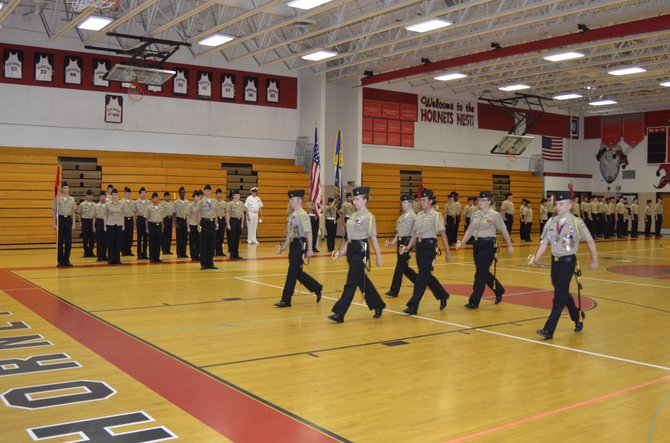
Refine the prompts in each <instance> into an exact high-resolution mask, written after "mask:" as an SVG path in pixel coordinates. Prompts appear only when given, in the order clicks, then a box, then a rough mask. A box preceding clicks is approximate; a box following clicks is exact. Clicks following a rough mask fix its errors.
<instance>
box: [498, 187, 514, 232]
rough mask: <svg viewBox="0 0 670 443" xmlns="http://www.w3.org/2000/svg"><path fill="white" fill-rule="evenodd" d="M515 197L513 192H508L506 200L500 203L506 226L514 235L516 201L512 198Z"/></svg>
mask: <svg viewBox="0 0 670 443" xmlns="http://www.w3.org/2000/svg"><path fill="white" fill-rule="evenodd" d="M513 198H514V197H513V196H512V194H507V196H506V197H505V200H503V201H502V203H500V215H502V218H503V221H504V222H505V226H507V232H508V233H509V234H510V235H512V225H513V224H514V203H512V199H513Z"/></svg>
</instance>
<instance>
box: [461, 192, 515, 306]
mask: <svg viewBox="0 0 670 443" xmlns="http://www.w3.org/2000/svg"><path fill="white" fill-rule="evenodd" d="M478 206H479V210H478V211H477V212H475V214H474V215H473V216H472V223H470V226H469V227H468V229H467V231H465V234H463V239H462V240H461V242H460V243H458V244H457V246H456V249H458V248H460V247H461V246H463V245H464V244H466V243H467V242H468V240H470V238H472V239H474V247H473V248H472V256H473V258H474V261H475V268H476V271H475V281H474V283H473V284H472V294H470V299H469V300H468V303H467V304H466V305H465V307H466V308H468V309H477V308H479V302H480V301H481V299H482V294H484V288H485V287H486V286H488V287H489V288H491V289H492V290H493V292H494V293H495V295H496V301H495V304H498V303H500V302H501V301H502V296H503V294H504V293H505V288H504V287H503V285H502V284H500V281H499V280H498V279H497V278H496V277H495V276H494V275H493V274H491V271H490V270H489V269H490V268H491V263H493V260H494V259H495V255H496V251H497V249H498V243H497V240H496V231H500V233H501V234H502V236H503V238H504V239H505V244H507V253H508V254H512V253H513V252H514V248H513V247H512V239H511V238H510V236H509V233H508V232H507V227H506V226H505V224H504V223H503V219H502V217H501V216H500V213H498V212H496V211H494V210H492V209H491V192H490V191H482V192H480V193H479V204H478Z"/></svg>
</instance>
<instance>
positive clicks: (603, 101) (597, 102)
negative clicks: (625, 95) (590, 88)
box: [589, 99, 617, 106]
mask: <svg viewBox="0 0 670 443" xmlns="http://www.w3.org/2000/svg"><path fill="white" fill-rule="evenodd" d="M616 103H617V102H615V101H614V100H608V99H601V100H595V101H592V102H589V105H591V106H605V105H616Z"/></svg>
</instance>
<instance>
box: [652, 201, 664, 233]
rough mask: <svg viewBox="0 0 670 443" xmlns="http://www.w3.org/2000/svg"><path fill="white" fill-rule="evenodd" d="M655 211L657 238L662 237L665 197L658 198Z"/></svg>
mask: <svg viewBox="0 0 670 443" xmlns="http://www.w3.org/2000/svg"><path fill="white" fill-rule="evenodd" d="M654 212H655V213H656V233H655V234H656V238H661V237H663V235H661V228H662V227H663V199H662V198H661V197H659V198H658V200H656V206H655V207H654Z"/></svg>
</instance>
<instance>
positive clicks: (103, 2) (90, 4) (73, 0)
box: [68, 0, 119, 12]
mask: <svg viewBox="0 0 670 443" xmlns="http://www.w3.org/2000/svg"><path fill="white" fill-rule="evenodd" d="M68 3H70V4H71V5H72V10H73V11H74V12H81V11H83V10H84V9H86V8H95V9H100V10H103V9H112V10H115V9H116V8H118V7H119V0H68Z"/></svg>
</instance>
